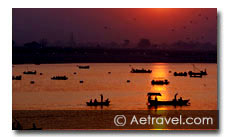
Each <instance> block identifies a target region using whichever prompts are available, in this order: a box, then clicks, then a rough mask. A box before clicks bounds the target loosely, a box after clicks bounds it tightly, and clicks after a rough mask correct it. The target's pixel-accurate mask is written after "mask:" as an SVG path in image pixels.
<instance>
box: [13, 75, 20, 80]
mask: <svg viewBox="0 0 225 137" xmlns="http://www.w3.org/2000/svg"><path fill="white" fill-rule="evenodd" d="M21 79H22V76H21V75H19V76H12V80H21Z"/></svg>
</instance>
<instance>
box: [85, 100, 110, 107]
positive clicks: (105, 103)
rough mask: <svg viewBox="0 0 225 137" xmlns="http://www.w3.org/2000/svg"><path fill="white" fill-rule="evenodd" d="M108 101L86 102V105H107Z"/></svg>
mask: <svg viewBox="0 0 225 137" xmlns="http://www.w3.org/2000/svg"><path fill="white" fill-rule="evenodd" d="M109 103H110V101H104V102H86V104H87V106H109Z"/></svg>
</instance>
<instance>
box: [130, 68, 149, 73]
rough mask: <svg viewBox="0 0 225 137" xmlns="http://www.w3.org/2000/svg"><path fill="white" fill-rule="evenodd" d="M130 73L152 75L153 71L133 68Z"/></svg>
mask: <svg viewBox="0 0 225 137" xmlns="http://www.w3.org/2000/svg"><path fill="white" fill-rule="evenodd" d="M130 72H131V73H152V70H150V69H148V70H146V69H144V68H142V69H134V68H132V69H131V71H130Z"/></svg>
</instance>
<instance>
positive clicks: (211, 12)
mask: <svg viewBox="0 0 225 137" xmlns="http://www.w3.org/2000/svg"><path fill="white" fill-rule="evenodd" d="M12 11H13V15H12V17H13V22H12V26H13V40H15V41H16V42H17V43H21V44H23V43H25V42H30V41H34V40H35V41H39V39H41V38H47V39H48V40H49V41H50V42H54V41H57V40H61V41H68V40H69V38H70V34H71V32H73V33H74V39H75V40H77V41H78V42H111V41H115V42H118V43H121V42H123V40H125V39H129V40H130V41H131V42H133V43H137V42H138V40H139V39H140V38H148V39H150V40H151V41H152V42H154V43H163V42H166V43H171V42H175V41H177V40H183V41H190V40H193V41H200V42H212V43H214V44H215V43H216V41H217V9H161V8H158V9H145V8H142V9H13V10H12Z"/></svg>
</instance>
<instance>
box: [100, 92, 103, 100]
mask: <svg viewBox="0 0 225 137" xmlns="http://www.w3.org/2000/svg"><path fill="white" fill-rule="evenodd" d="M100 96H101V102H103V95H102V94H101V95H100Z"/></svg>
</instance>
